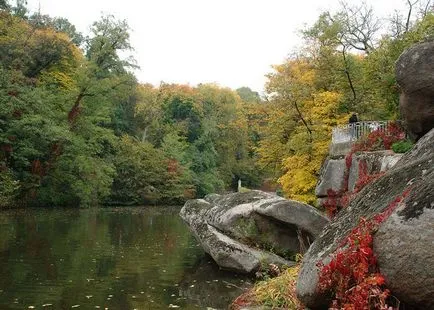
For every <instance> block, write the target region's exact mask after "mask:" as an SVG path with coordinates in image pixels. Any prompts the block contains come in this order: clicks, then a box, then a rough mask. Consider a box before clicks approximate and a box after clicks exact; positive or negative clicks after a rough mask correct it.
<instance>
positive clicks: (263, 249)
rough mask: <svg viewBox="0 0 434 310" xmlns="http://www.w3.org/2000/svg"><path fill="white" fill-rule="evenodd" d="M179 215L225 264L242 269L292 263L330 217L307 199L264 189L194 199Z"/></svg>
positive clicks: (222, 265)
mask: <svg viewBox="0 0 434 310" xmlns="http://www.w3.org/2000/svg"><path fill="white" fill-rule="evenodd" d="M180 215H181V217H182V218H183V219H184V221H185V222H186V223H187V224H188V225H189V227H190V229H191V230H192V231H193V233H194V235H195V236H196V238H197V239H198V240H199V242H200V244H201V245H202V247H203V248H204V250H205V252H207V253H208V254H210V255H211V257H212V258H213V259H214V260H215V261H216V262H217V264H218V265H219V266H220V267H222V268H225V269H230V270H235V271H238V272H242V273H251V272H254V271H256V270H258V269H259V268H260V267H261V264H264V263H265V264H270V263H274V264H278V265H283V264H286V265H292V264H293V262H291V261H290V260H289V259H291V258H292V257H293V256H294V255H295V254H296V253H300V252H304V251H305V250H306V249H307V248H308V247H309V245H310V244H311V243H312V242H313V240H314V239H315V238H316V237H317V236H318V235H319V234H320V232H321V230H322V228H323V227H324V226H325V225H326V224H327V222H328V220H327V218H326V217H324V216H323V215H322V214H321V213H320V212H319V211H318V210H316V209H315V208H313V207H311V206H309V205H307V204H304V203H301V202H297V201H293V200H286V199H284V198H281V197H278V196H276V195H274V194H270V193H265V192H261V191H250V192H246V193H232V194H228V195H217V194H213V195H209V196H207V197H205V199H196V200H189V201H187V202H186V204H185V205H184V207H183V208H182V209H181V212H180Z"/></svg>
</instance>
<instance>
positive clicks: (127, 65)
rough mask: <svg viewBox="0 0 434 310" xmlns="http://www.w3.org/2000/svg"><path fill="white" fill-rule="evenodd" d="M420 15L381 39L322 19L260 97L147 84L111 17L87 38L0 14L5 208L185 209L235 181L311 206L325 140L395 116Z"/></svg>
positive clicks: (41, 21)
mask: <svg viewBox="0 0 434 310" xmlns="http://www.w3.org/2000/svg"><path fill="white" fill-rule="evenodd" d="M352 10H356V11H354V12H353V13H354V14H353V13H352ZM413 11H415V12H416V11H417V10H415V8H413ZM417 12H419V13H418V14H414V16H413V15H411V14H410V16H411V17H412V18H411V19H408V21H407V20H406V19H404V18H403V17H401V15H399V14H397V15H396V16H395V19H394V20H393V22H392V23H391V25H392V26H393V27H391V28H390V29H391V31H390V33H389V34H386V35H384V36H382V37H381V38H380V39H378V36H377V35H376V34H377V31H378V30H379V29H380V25H379V24H378V23H379V22H378V20H377V19H376V18H375V16H374V15H373V12H372V11H371V10H369V8H367V7H366V6H365V5H362V6H361V7H359V8H352V7H348V6H343V7H342V11H340V12H338V13H333V14H332V13H329V12H325V13H324V14H322V15H321V16H320V17H319V18H318V20H317V22H316V23H315V24H314V25H313V26H311V27H309V28H308V29H306V30H304V31H303V32H302V34H303V37H304V39H305V46H304V48H303V50H300V51H297V53H296V54H294V56H292V57H289V58H288V60H287V61H285V62H284V63H283V64H280V65H277V66H274V71H273V72H272V73H271V74H270V75H269V80H268V83H267V85H266V90H267V94H265V95H264V96H262V97H260V96H259V94H258V93H256V92H254V91H252V90H250V89H249V88H247V87H242V88H240V89H238V90H236V91H233V90H231V89H228V88H222V87H219V86H217V85H213V84H202V85H198V86H197V87H191V86H187V85H174V84H165V83H162V84H161V85H160V86H159V87H154V86H152V85H148V84H144V85H143V84H139V83H138V82H137V80H136V78H135V76H134V75H133V73H132V72H133V69H134V68H136V65H135V62H134V59H131V58H125V57H121V56H120V55H125V54H126V52H127V51H128V50H131V46H130V42H129V27H128V25H127V23H126V22H125V21H119V20H116V19H115V18H114V17H113V16H103V17H102V18H101V19H100V20H99V21H97V22H95V23H94V24H93V25H92V28H91V32H90V34H89V35H88V36H84V35H82V34H80V33H78V32H77V31H76V29H75V27H74V25H72V24H71V23H70V22H69V21H68V20H66V19H64V18H52V17H50V16H46V15H41V14H30V13H29V12H28V10H27V8H26V6H25V5H24V1H17V3H16V5H12V4H10V3H8V2H5V1H4V0H3V1H0V206H2V207H14V206H91V205H98V204H104V203H119V204H144V203H171V204H172V203H181V202H183V201H185V200H186V199H189V198H193V197H202V196H203V195H205V194H207V193H211V192H223V191H227V190H231V189H235V188H236V184H237V181H238V179H241V180H242V181H243V186H246V187H250V188H257V187H260V186H261V184H263V183H264V181H265V180H267V181H269V180H271V182H274V181H278V182H279V183H280V186H281V187H282V190H283V193H284V195H286V196H287V197H290V198H294V199H299V200H303V201H306V202H310V203H313V202H314V196H313V189H314V186H315V183H316V177H317V174H318V170H319V167H320V164H321V161H322V160H323V158H324V155H325V154H326V152H327V145H328V143H329V138H330V132H331V128H332V127H333V126H335V125H336V124H339V123H343V122H346V121H347V119H348V115H349V113H352V112H356V113H358V114H359V117H361V118H365V119H389V118H397V117H398V109H397V104H398V93H399V90H398V88H397V85H396V82H395V77H394V71H393V65H394V62H395V60H396V59H397V57H398V56H399V54H400V53H401V52H402V51H403V50H404V49H405V48H406V47H408V46H410V45H411V44H413V43H415V42H418V41H422V40H426V39H427V38H430V37H432V36H433V34H434V15H433V13H432V6H429V5H428V6H427V7H426V8H425V10H419V11H417ZM403 16H407V15H405V14H404V15H403ZM374 30H375V31H374ZM143 70H146V68H143Z"/></svg>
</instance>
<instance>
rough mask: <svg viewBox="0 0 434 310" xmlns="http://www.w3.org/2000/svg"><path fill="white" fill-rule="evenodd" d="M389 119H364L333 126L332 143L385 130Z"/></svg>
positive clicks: (351, 139) (355, 139)
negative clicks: (363, 120)
mask: <svg viewBox="0 0 434 310" xmlns="http://www.w3.org/2000/svg"><path fill="white" fill-rule="evenodd" d="M389 123H390V121H365V122H357V123H350V124H346V125H341V126H338V127H335V128H333V131H332V143H345V142H353V141H357V140H359V139H360V138H362V137H364V136H367V135H368V134H369V133H371V132H373V131H375V130H381V131H387V128H388V125H389Z"/></svg>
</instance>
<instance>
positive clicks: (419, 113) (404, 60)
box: [395, 41, 434, 138]
mask: <svg viewBox="0 0 434 310" xmlns="http://www.w3.org/2000/svg"><path fill="white" fill-rule="evenodd" d="M395 71H396V79H397V82H398V84H399V86H400V87H401V89H402V93H401V97H400V109H401V114H402V116H403V118H404V120H405V123H406V126H407V129H408V130H409V131H410V132H411V133H412V134H413V135H414V136H415V137H416V138H420V137H421V136H423V135H424V134H426V133H427V132H428V131H429V130H431V128H433V126H434V41H430V42H424V43H419V44H416V45H414V46H412V47H411V48H409V49H407V50H405V51H404V52H403V53H402V54H401V56H400V57H399V59H398V61H397V62H396V70H395Z"/></svg>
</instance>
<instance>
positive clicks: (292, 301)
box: [251, 265, 302, 310]
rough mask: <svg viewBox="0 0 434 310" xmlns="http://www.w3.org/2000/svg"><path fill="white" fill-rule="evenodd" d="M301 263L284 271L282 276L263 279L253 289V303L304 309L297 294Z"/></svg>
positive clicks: (293, 309)
mask: <svg viewBox="0 0 434 310" xmlns="http://www.w3.org/2000/svg"><path fill="white" fill-rule="evenodd" d="M299 269H300V267H299V265H297V266H294V267H290V268H288V269H286V270H285V271H283V272H282V273H281V275H280V276H278V277H276V278H273V279H270V280H267V281H261V282H258V283H257V284H255V286H254V287H253V289H252V292H251V294H252V300H253V304H255V305H260V306H264V307H270V308H272V309H277V308H279V309H289V310H291V309H292V310H296V309H302V306H301V303H300V302H299V301H298V299H297V297H296V294H295V286H296V282H297V277H298V272H299Z"/></svg>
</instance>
